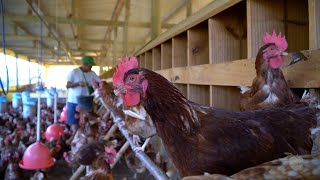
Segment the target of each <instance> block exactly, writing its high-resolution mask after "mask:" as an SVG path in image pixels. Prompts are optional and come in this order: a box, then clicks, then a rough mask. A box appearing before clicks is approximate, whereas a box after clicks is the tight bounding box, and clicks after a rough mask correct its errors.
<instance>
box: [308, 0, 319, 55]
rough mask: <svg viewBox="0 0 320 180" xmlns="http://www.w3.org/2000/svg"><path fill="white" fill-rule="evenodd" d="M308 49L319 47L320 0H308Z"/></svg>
mask: <svg viewBox="0 0 320 180" xmlns="http://www.w3.org/2000/svg"><path fill="white" fill-rule="evenodd" d="M308 6H309V49H316V48H320V1H319V0H309V1H308Z"/></svg>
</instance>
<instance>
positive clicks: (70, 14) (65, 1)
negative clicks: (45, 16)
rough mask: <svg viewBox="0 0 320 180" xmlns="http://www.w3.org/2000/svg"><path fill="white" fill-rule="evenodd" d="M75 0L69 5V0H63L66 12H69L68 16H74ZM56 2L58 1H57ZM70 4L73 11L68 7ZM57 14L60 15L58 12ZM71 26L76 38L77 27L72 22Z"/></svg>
mask: <svg viewBox="0 0 320 180" xmlns="http://www.w3.org/2000/svg"><path fill="white" fill-rule="evenodd" d="M73 1H75V0H72V2H71V5H68V0H63V6H64V8H65V10H66V13H67V14H68V16H71V17H72V16H74V14H73V13H74V12H73V10H74V9H73V3H74V2H73ZM56 3H58V2H57V1H56ZM69 6H71V12H70V11H69V9H68V7H69ZM56 16H58V15H57V14H56ZM70 28H71V32H72V36H73V37H74V38H75V37H76V36H77V35H78V34H76V33H77V32H76V30H75V27H74V25H73V24H70Z"/></svg>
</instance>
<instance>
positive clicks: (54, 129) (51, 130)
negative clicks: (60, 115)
mask: <svg viewBox="0 0 320 180" xmlns="http://www.w3.org/2000/svg"><path fill="white" fill-rule="evenodd" d="M63 135H64V131H63V129H62V127H61V126H59V124H52V125H50V126H49V127H48V128H47V130H46V132H45V136H46V140H47V141H49V140H50V139H51V138H53V139H54V140H55V141H58V140H59V138H60V136H63Z"/></svg>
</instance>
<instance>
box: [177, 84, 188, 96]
mask: <svg viewBox="0 0 320 180" xmlns="http://www.w3.org/2000/svg"><path fill="white" fill-rule="evenodd" d="M174 86H176V87H177V88H178V89H179V90H180V91H181V92H182V94H183V95H184V96H186V97H188V85H187V84H177V83H175V84H174Z"/></svg>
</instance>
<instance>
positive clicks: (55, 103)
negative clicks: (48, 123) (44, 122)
mask: <svg viewBox="0 0 320 180" xmlns="http://www.w3.org/2000/svg"><path fill="white" fill-rule="evenodd" d="M57 104H58V93H57V91H55V92H54V110H53V116H54V117H53V122H54V123H57Z"/></svg>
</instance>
